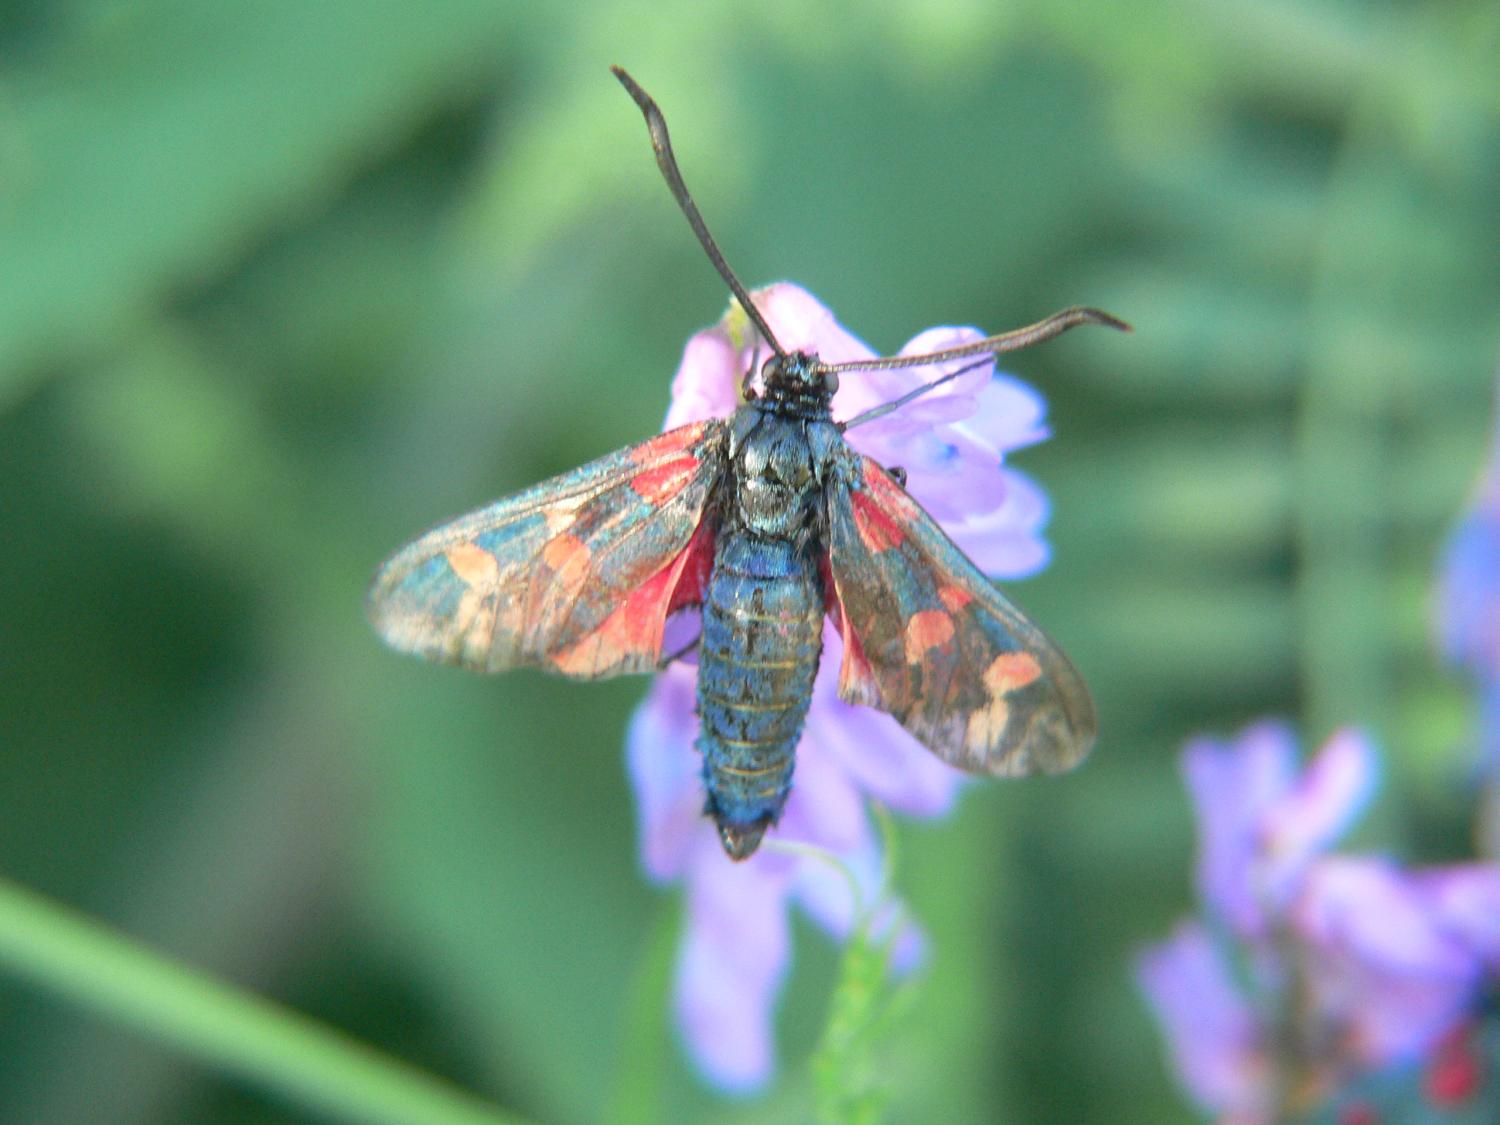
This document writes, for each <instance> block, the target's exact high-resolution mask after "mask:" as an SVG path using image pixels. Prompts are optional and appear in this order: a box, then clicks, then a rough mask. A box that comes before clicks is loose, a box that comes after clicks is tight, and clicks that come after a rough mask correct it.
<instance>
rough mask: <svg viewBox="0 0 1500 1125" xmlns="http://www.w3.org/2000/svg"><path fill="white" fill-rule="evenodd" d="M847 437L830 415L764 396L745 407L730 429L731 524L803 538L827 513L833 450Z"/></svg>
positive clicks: (766, 533) (775, 535) (728, 509)
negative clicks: (795, 409)
mask: <svg viewBox="0 0 1500 1125" xmlns="http://www.w3.org/2000/svg"><path fill="white" fill-rule="evenodd" d="M842 440H843V439H842V436H841V435H840V434H839V432H838V429H837V428H836V427H835V425H834V424H833V422H832V420H831V419H829V418H828V417H827V416H826V414H825V416H824V417H822V418H806V417H802V416H800V415H790V416H789V415H786V414H783V413H781V412H779V411H778V410H776V409H775V408H774V407H773V406H770V405H768V404H767V403H765V402H764V401H758V402H751V403H747V404H746V405H744V406H742V407H740V409H739V412H738V413H737V414H736V415H735V418H734V422H733V425H732V428H731V434H730V464H729V482H728V483H729V487H728V488H727V489H726V490H725V497H726V505H725V512H724V515H725V519H726V522H727V524H728V526H730V527H731V528H740V529H743V530H745V531H749V532H751V533H753V534H755V535H759V536H762V537H765V538H768V539H791V540H796V541H798V542H801V541H804V540H805V539H806V537H807V536H808V535H809V533H810V532H811V531H812V529H813V528H814V526H815V525H816V524H818V523H819V522H820V521H821V520H822V518H823V496H824V483H825V481H826V478H827V469H828V465H829V461H830V456H829V450H830V446H831V445H832V444H833V443H835V442H839V441H842Z"/></svg>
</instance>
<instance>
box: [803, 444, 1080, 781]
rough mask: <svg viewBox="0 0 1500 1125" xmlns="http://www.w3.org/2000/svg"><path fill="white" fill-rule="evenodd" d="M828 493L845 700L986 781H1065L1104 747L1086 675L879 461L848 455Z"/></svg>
mask: <svg viewBox="0 0 1500 1125" xmlns="http://www.w3.org/2000/svg"><path fill="white" fill-rule="evenodd" d="M835 459H836V462H837V464H836V471H835V472H834V473H833V474H832V480H831V483H830V485H829V492H828V523H829V542H828V562H829V572H830V574H831V576H832V579H833V590H832V595H833V600H834V601H835V603H836V604H835V605H834V607H833V610H832V612H833V616H834V620H835V624H836V625H837V626H838V627H839V629H840V632H841V633H842V634H843V639H844V662H843V666H842V668H841V669H840V673H839V694H840V695H841V696H842V697H843V698H844V699H846V700H848V701H850V702H852V703H861V704H865V705H867V706H871V707H878V708H880V709H881V710H883V711H887V712H889V713H890V714H892V715H894V716H895V717H896V718H897V719H899V720H900V722H901V724H902V725H903V726H905V727H906V729H907V730H909V731H910V732H911V733H912V734H913V735H915V736H916V737H917V738H918V739H919V740H920V741H921V742H922V743H924V744H925V745H926V746H927V747H929V748H930V749H931V750H932V751H933V752H934V753H935V754H937V755H938V756H939V757H940V758H942V759H943V760H944V761H946V762H949V763H951V764H952V765H955V766H958V767H960V768H961V769H965V770H969V771H971V772H974V773H987V774H997V775H1007V776H1014V775H1018V774H1027V773H1036V772H1038V771H1045V772H1048V773H1055V772H1058V771H1061V770H1066V769H1070V768H1071V767H1073V766H1075V765H1077V764H1078V763H1079V762H1080V761H1082V760H1083V758H1084V757H1085V756H1086V755H1087V754H1088V752H1089V750H1090V749H1091V748H1092V746H1093V744H1094V737H1095V734H1096V731H1097V725H1098V724H1097V719H1096V717H1095V713H1094V704H1093V701H1092V700H1091V699H1090V698H1089V693H1088V688H1087V686H1086V685H1085V684H1084V682H1083V678H1082V677H1081V676H1080V675H1079V674H1078V672H1077V671H1076V670H1075V669H1074V668H1073V665H1072V664H1071V663H1069V661H1068V658H1067V657H1066V656H1064V655H1063V653H1062V651H1061V650H1060V649H1058V647H1057V646H1056V645H1054V644H1053V643H1052V641H1050V640H1049V639H1048V638H1047V636H1046V635H1045V634H1044V633H1043V632H1042V631H1041V630H1040V629H1038V628H1037V627H1036V626H1035V625H1033V624H1032V623H1031V622H1030V621H1029V620H1027V618H1026V617H1025V615H1024V614H1022V613H1021V611H1020V610H1018V609H1016V607H1015V606H1013V605H1011V604H1010V602H1008V601H1007V600H1006V599H1005V598H1004V597H1002V596H1001V594H1000V592H999V591H998V590H996V589H995V587H994V586H993V585H992V584H991V583H990V581H989V579H988V578H986V577H985V576H984V575H983V574H982V573H981V572H980V571H979V569H978V568H977V567H976V566H975V565H974V564H973V563H972V562H971V561H969V559H968V557H967V556H966V555H965V554H964V553H963V552H962V551H961V550H960V549H959V548H958V547H957V546H956V545H955V544H954V543H953V541H952V540H951V539H949V538H948V537H947V536H946V535H945V534H944V533H943V531H942V529H941V528H939V527H938V525H937V523H936V522H935V521H934V520H933V519H932V517H931V516H929V515H928V514H927V513H926V512H925V511H923V510H922V508H921V506H920V505H918V504H917V502H916V501H915V500H913V499H912V498H911V497H910V496H909V495H907V493H906V492H905V491H904V490H903V489H902V488H901V487H900V486H899V485H898V484H896V482H895V481H894V480H892V479H891V477H890V475H889V474H888V473H886V471H885V470H884V469H882V468H881V467H880V466H879V465H877V464H876V463H875V462H874V461H871V460H870V459H869V458H867V457H863V456H860V455H859V454H858V453H855V452H854V451H853V450H852V449H850V448H848V447H847V446H846V447H843V448H842V449H840V450H839V451H838V452H837V453H836V454H835Z"/></svg>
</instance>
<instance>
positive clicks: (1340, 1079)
mask: <svg viewBox="0 0 1500 1125" xmlns="http://www.w3.org/2000/svg"><path fill="white" fill-rule="evenodd" d="M1183 767H1184V773H1185V775H1186V778H1187V782H1188V787H1189V790H1190V791H1191V793H1192V796H1193V800H1194V803H1195V806H1196V810H1197V814H1198V822H1199V833H1200V837H1201V840H1202V849H1201V853H1200V857H1199V864H1198V880H1197V882H1198V891H1199V895H1200V898H1201V900H1202V905H1203V908H1204V912H1205V914H1206V916H1207V924H1202V923H1197V922H1191V923H1184V924H1183V925H1182V926H1180V927H1179V929H1178V931H1177V934H1176V935H1175V936H1174V937H1173V938H1172V939H1170V940H1168V941H1167V942H1164V943H1162V944H1161V945H1159V946H1156V947H1153V948H1152V949H1150V950H1148V951H1147V952H1146V953H1145V954H1143V955H1142V957H1141V959H1140V961H1139V964H1138V967H1137V974H1138V977H1139V980H1140V983H1141V987H1142V989H1143V991H1144V992H1145V993H1146V996H1147V999H1148V1000H1149V1001H1150V1003H1151V1005H1152V1008H1153V1010H1154V1011H1155V1013H1156V1015H1157V1018H1158V1020H1159V1022H1160V1023H1161V1024H1162V1027H1163V1030H1164V1031H1165V1033H1166V1035H1167V1038H1168V1042H1169V1044H1170V1047H1171V1051H1172V1056H1173V1061H1174V1065H1175V1067H1176V1069H1177V1072H1178V1075H1179V1077H1180V1079H1181V1081H1182V1083H1183V1085H1184V1086H1185V1087H1186V1088H1187V1089H1188V1091H1189V1092H1190V1093H1191V1094H1192V1095H1193V1097H1194V1098H1195V1099H1196V1100H1197V1101H1198V1102H1199V1103H1200V1104H1201V1105H1203V1106H1204V1107H1205V1108H1206V1109H1210V1110H1213V1111H1215V1112H1218V1113H1220V1114H1223V1115H1225V1117H1226V1118H1229V1119H1233V1120H1236V1121H1245V1122H1256V1121H1264V1120H1271V1119H1273V1118H1276V1117H1277V1116H1278V1115H1282V1116H1284V1115H1285V1114H1286V1113H1288V1112H1301V1111H1304V1110H1306V1109H1308V1108H1310V1107H1311V1106H1312V1105H1313V1104H1314V1103H1315V1102H1316V1101H1317V1100H1318V1099H1319V1098H1321V1097H1323V1096H1326V1095H1327V1094H1329V1093H1330V1092H1332V1091H1335V1090H1337V1089H1339V1088H1340V1087H1341V1086H1342V1085H1344V1084H1346V1083H1347V1082H1348V1081H1349V1079H1350V1078H1351V1077H1353V1076H1355V1075H1358V1074H1360V1073H1363V1072H1367V1071H1370V1070H1375V1069H1379V1068H1382V1067H1385V1066H1389V1065H1393V1064H1397V1063H1404V1062H1412V1061H1417V1060H1420V1059H1423V1058H1426V1057H1427V1056H1428V1055H1430V1054H1431V1053H1432V1052H1433V1051H1434V1050H1435V1049H1436V1048H1437V1046H1438V1044H1439V1043H1440V1041H1441V1040H1442V1039H1443V1038H1444V1037H1445V1036H1447V1035H1449V1034H1450V1033H1452V1031H1453V1030H1454V1028H1455V1027H1457V1026H1458V1025H1459V1024H1460V1023H1461V1022H1462V1021H1463V1020H1464V1019H1465V1018H1467V1017H1468V1015H1470V1014H1471V1013H1472V1012H1473V1010H1474V1008H1475V1005H1476V1003H1477V1001H1478V998H1479V995H1480V992H1481V990H1482V988H1483V986H1484V982H1485V980H1486V979H1487V978H1489V977H1493V976H1495V975H1496V974H1497V972H1500V865H1497V864H1468V865H1460V866H1453V867H1446V868H1426V869H1417V870H1408V869H1405V868H1402V867H1400V866H1399V865H1397V864H1396V863H1394V862H1392V861H1390V860H1387V859H1384V858H1379V857H1370V856H1339V855H1328V854H1326V853H1327V849H1328V848H1329V847H1330V846H1331V845H1333V844H1334V843H1335V842H1336V841H1337V840H1338V838H1339V837H1340V836H1341V835H1342V834H1343V833H1344V831H1345V830H1346V829H1347V828H1348V827H1349V825H1350V824H1351V823H1352V821H1353V819H1354V818H1355V817H1356V816H1357V815H1358V813H1359V812H1360V811H1361V810H1362V809H1363V808H1364V806H1365V804H1366V803H1367V801H1368V799H1369V795H1370V792H1371V790H1372V788H1373V783H1374V779H1375V773H1376V764H1375V761H1374V752H1373V750H1372V749H1371V747H1370V745H1369V744H1368V742H1367V741H1366V740H1365V739H1364V738H1363V737H1362V736H1361V735H1360V734H1358V733H1357V732H1354V731H1342V732H1340V733H1338V734H1335V735H1334V736H1333V738H1331V739H1330V740H1329V741H1328V743H1327V744H1326V745H1325V746H1324V747H1323V749H1322V750H1321V751H1320V752H1319V753H1318V754H1317V755H1316V756H1315V757H1314V758H1313V759H1312V761H1311V762H1309V763H1308V764H1307V766H1306V767H1305V768H1302V769H1301V770H1300V771H1299V769H1298V765H1297V761H1296V744H1295V740H1294V736H1293V735H1292V733H1291V731H1290V730H1289V729H1288V728H1287V727H1285V726H1284V725H1281V724H1277V723H1260V724H1257V725H1255V726H1252V727H1249V728H1247V729H1246V730H1245V731H1244V732H1243V733H1242V734H1241V735H1240V736H1239V738H1237V739H1235V740H1233V741H1232V742H1229V743H1219V742H1214V741H1210V740H1207V739H1201V740H1197V741H1194V742H1192V743H1190V744H1189V745H1188V747H1187V749H1186V751H1185V753H1184V755H1183ZM1273 1063H1274V1065H1273Z"/></svg>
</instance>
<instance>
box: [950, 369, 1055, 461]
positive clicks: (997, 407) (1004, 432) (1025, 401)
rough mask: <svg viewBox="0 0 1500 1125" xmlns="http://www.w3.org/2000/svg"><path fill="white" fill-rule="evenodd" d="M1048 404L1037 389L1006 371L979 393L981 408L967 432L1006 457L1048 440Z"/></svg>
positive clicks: (965, 427)
mask: <svg viewBox="0 0 1500 1125" xmlns="http://www.w3.org/2000/svg"><path fill="white" fill-rule="evenodd" d="M1046 418H1047V402H1046V400H1045V399H1043V398H1042V396H1041V395H1039V394H1038V393H1037V392H1036V391H1035V390H1033V389H1032V388H1031V387H1029V386H1027V385H1026V384H1025V383H1023V382H1021V380H1019V379H1017V378H1016V377H1015V376H1013V375H1007V374H1005V373H1004V372H1000V373H997V374H996V375H995V377H994V378H993V379H992V380H990V382H989V383H988V384H986V385H985V387H984V389H983V390H981V391H980V392H979V402H978V409H977V410H976V411H975V413H974V416H973V417H972V418H970V419H968V420H967V421H966V422H965V423H964V429H965V430H967V431H968V432H970V433H971V434H973V435H974V437H975V438H977V439H978V440H980V441H982V442H984V443H985V444H986V445H988V446H990V447H991V448H993V449H995V450H996V451H998V452H1000V453H1002V454H1004V453H1009V452H1010V451H1011V450H1013V449H1022V448H1024V447H1026V446H1028V445H1035V444H1036V443H1037V442H1039V441H1045V440H1046V439H1047V437H1048V436H1049V434H1050V431H1049V430H1048V428H1047V424H1046Z"/></svg>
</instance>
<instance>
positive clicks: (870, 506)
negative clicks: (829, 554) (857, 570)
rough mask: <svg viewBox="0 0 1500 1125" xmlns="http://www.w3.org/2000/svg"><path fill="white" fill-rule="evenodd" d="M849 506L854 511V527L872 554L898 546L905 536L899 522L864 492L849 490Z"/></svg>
mask: <svg viewBox="0 0 1500 1125" xmlns="http://www.w3.org/2000/svg"><path fill="white" fill-rule="evenodd" d="M849 506H850V508H851V509H852V510H853V512H854V527H855V530H857V531H858V532H859V538H860V540H861V541H862V542H863V543H864V545H865V547H866V548H867V549H868V550H869V551H870V552H871V553H872V554H876V555H878V554H880V552H881V551H889V550H890V549H891V548H892V547H896V546H899V545H900V543H901V541H902V540H903V539H904V538H905V537H906V536H905V535H904V533H903V532H902V531H901V527H900V525H899V524H897V523H896V521H895V520H893V519H892V518H891V517H890V515H889V514H888V513H887V512H886V511H885V509H884V508H882V507H881V506H880V504H879V502H878V501H876V500H873V499H871V497H870V496H869V494H868V493H866V492H851V493H850V494H849Z"/></svg>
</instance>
